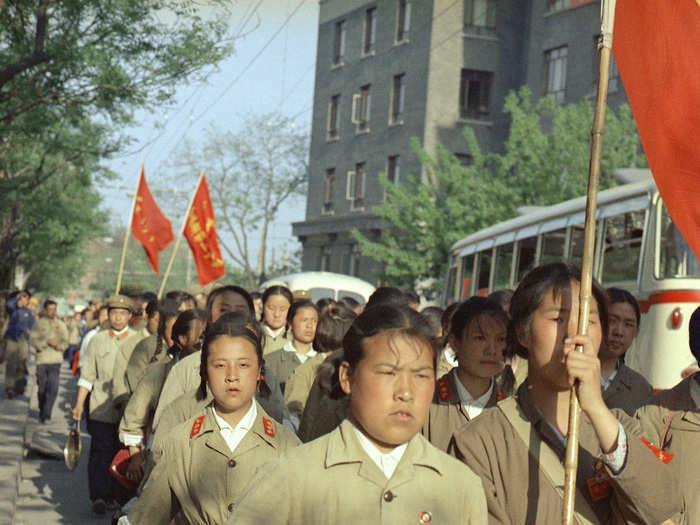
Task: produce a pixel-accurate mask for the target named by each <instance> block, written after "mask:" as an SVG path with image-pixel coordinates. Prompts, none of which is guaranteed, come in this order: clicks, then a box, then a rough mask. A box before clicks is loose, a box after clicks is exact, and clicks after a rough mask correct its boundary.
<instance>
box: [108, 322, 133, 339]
mask: <svg viewBox="0 0 700 525" xmlns="http://www.w3.org/2000/svg"><path fill="white" fill-rule="evenodd" d="M128 329H129V325H126V326H125V327H124V328H122V329H121V330H119V331H118V332H117V331H116V330H115V329H114V328H110V329H109V330H110V331H111V332H112V334H114V335H113V336H112V337H119V336H120V335H122V334H123V333H125V332H126V331H127V330H128Z"/></svg>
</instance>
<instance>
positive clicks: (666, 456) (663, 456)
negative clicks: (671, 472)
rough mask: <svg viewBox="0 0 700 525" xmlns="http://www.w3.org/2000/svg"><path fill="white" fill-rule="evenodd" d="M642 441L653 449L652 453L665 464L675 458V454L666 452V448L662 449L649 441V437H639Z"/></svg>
mask: <svg viewBox="0 0 700 525" xmlns="http://www.w3.org/2000/svg"><path fill="white" fill-rule="evenodd" d="M639 439H640V441H641V442H642V443H644V446H646V447H647V448H648V449H649V450H651V453H652V454H654V455H655V456H656V459H658V460H659V461H661V463H663V464H664V465H668V464H669V463H671V460H672V459H673V456H675V454H673V453H671V452H666V451H665V450H661V449H660V448H658V447H655V446H654V445H652V444H651V443H649V440H648V439H647V438H644V437H643V438H639Z"/></svg>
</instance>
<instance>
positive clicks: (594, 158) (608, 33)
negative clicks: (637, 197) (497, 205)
mask: <svg viewBox="0 0 700 525" xmlns="http://www.w3.org/2000/svg"><path fill="white" fill-rule="evenodd" d="M600 13H601V35H600V41H599V43H598V48H599V50H600V64H599V70H598V71H599V72H598V91H597V94H596V105H595V111H594V116H593V128H592V130H591V157H590V164H589V169H588V195H587V198H586V221H585V229H584V235H583V263H582V265H581V290H580V295H579V301H580V307H579V317H578V331H577V333H579V334H581V335H585V334H586V332H587V328H588V319H589V315H590V302H591V284H592V281H593V254H594V252H595V222H596V206H597V204H598V181H599V178H600V159H601V156H602V150H603V127H604V124H605V109H606V104H607V98H608V77H609V72H610V50H611V48H612V33H613V23H614V18H615V0H602V2H601V6H600ZM576 350H577V351H583V349H582V348H580V347H577V348H576ZM579 423H580V409H579V403H578V398H577V397H576V386H574V387H572V389H571V396H570V401H569V426H568V431H567V436H568V438H567V443H566V456H565V460H564V471H565V477H564V509H563V515H562V525H572V523H573V519H574V503H575V495H576V473H577V471H578V434H579Z"/></svg>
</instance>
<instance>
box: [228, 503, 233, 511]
mask: <svg viewBox="0 0 700 525" xmlns="http://www.w3.org/2000/svg"><path fill="white" fill-rule="evenodd" d="M228 511H229V512H233V503H229V504H228Z"/></svg>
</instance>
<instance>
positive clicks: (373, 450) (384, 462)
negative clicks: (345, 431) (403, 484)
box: [352, 424, 408, 479]
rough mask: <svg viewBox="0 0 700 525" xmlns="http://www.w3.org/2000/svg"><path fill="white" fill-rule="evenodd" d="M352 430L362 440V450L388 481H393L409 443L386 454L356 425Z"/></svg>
mask: <svg viewBox="0 0 700 525" xmlns="http://www.w3.org/2000/svg"><path fill="white" fill-rule="evenodd" d="M352 428H353V429H354V430H355V434H356V435H357V438H358V439H359V440H360V445H362V449H363V450H364V451H365V452H366V453H367V455H368V456H369V457H370V458H371V459H372V461H374V463H375V464H376V465H377V466H378V467H379V470H381V471H382V472H383V473H384V475H385V476H386V479H391V476H392V475H393V474H394V471H395V470H396V467H397V466H398V464H399V461H401V458H402V457H403V453H404V452H406V447H408V441H407V442H406V443H402V444H401V445H399V446H397V447H395V448H394V450H392V451H391V452H387V453H386V454H385V453H384V452H381V451H380V450H379V449H378V448H377V446H376V445H375V444H374V443H372V442H371V441H370V440H369V439H368V438H367V436H365V435H364V434H363V433H362V432H361V431H360V429H359V428H357V427H356V426H355V425H354V424H353V426H352Z"/></svg>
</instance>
